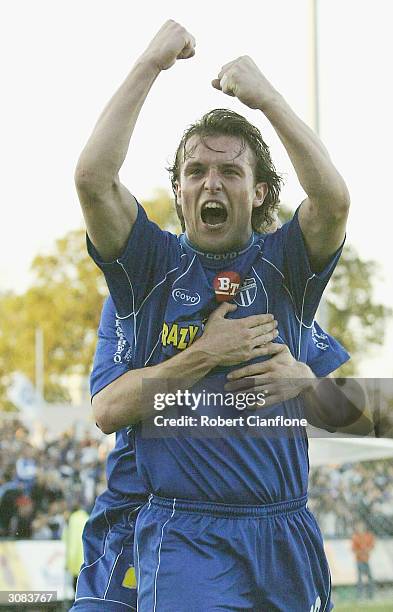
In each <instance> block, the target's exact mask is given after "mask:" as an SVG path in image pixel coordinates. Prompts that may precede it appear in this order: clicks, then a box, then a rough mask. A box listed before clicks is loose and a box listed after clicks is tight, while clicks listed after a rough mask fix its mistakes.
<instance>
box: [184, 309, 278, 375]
mask: <svg viewBox="0 0 393 612" xmlns="http://www.w3.org/2000/svg"><path fill="white" fill-rule="evenodd" d="M236 308H237V306H236V305H235V304H229V303H228V302H225V303H224V304H221V306H219V307H218V308H217V309H216V310H215V311H214V312H213V313H212V314H211V315H210V317H209V320H208V322H207V324H206V326H205V330H204V333H203V336H202V337H201V338H199V340H197V342H195V343H194V346H195V347H196V345H197V344H198V347H199V348H200V349H202V350H203V351H204V352H205V353H206V354H207V355H209V357H210V358H211V357H213V358H214V361H215V362H216V365H222V366H231V365H236V364H240V363H244V362H247V361H250V360H251V359H254V358H255V357H261V356H263V355H268V354H270V352H271V350H272V346H273V345H272V342H271V341H272V340H274V338H276V337H277V335H278V332H277V329H276V327H277V321H275V320H274V317H273V315H271V314H259V315H252V316H250V317H244V318H242V319H227V318H225V317H226V315H227V314H228V313H229V312H234V311H235V310H236Z"/></svg>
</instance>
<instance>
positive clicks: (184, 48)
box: [144, 19, 195, 70]
mask: <svg viewBox="0 0 393 612" xmlns="http://www.w3.org/2000/svg"><path fill="white" fill-rule="evenodd" d="M193 55H195V38H194V37H193V36H192V35H191V34H190V33H189V32H187V30H186V29H185V28H183V26H181V25H180V24H179V23H176V21H173V19H169V20H168V21H166V22H165V23H164V25H163V26H162V27H161V28H160V30H159V31H158V32H157V34H156V35H155V37H154V38H153V40H152V41H151V43H150V44H149V46H148V47H147V49H146V51H145V53H144V56H145V57H148V58H149V59H150V60H151V61H152V62H154V64H155V65H156V67H157V68H158V69H159V70H167V69H168V68H170V67H171V66H173V64H174V63H175V62H176V60H178V59H188V58H189V57H192V56H193Z"/></svg>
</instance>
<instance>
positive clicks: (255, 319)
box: [244, 313, 274, 328]
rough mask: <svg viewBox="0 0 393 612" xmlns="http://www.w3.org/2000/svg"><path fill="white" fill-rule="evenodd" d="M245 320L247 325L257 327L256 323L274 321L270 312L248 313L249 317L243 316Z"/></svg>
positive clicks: (262, 323)
mask: <svg viewBox="0 0 393 612" xmlns="http://www.w3.org/2000/svg"><path fill="white" fill-rule="evenodd" d="M244 320H245V322H246V323H247V327H250V328H251V327H257V326H258V325H264V324H266V323H269V322H270V321H274V316H273V315H272V314H270V313H265V314H259V315H250V316H249V317H244Z"/></svg>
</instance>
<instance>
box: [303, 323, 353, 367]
mask: <svg viewBox="0 0 393 612" xmlns="http://www.w3.org/2000/svg"><path fill="white" fill-rule="evenodd" d="M349 359H350V356H349V353H347V351H346V350H345V348H344V347H343V346H342V345H341V344H340V343H339V342H338V341H337V340H336V339H335V338H333V336H330V335H329V334H328V333H327V332H325V331H324V330H323V329H322V328H321V327H320V326H319V325H318V323H317V322H316V321H314V323H313V325H312V328H311V339H310V340H309V345H308V347H307V365H308V366H309V367H310V368H311V370H312V371H313V373H314V374H315V376H317V377H318V378H321V377H323V376H327V375H328V374H331V373H332V372H334V371H335V370H337V368H339V367H340V366H342V365H343V364H344V363H346V362H347V361H348V360H349Z"/></svg>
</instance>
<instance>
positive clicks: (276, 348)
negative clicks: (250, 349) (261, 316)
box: [256, 342, 288, 369]
mask: <svg viewBox="0 0 393 612" xmlns="http://www.w3.org/2000/svg"><path fill="white" fill-rule="evenodd" d="M256 349H257V350H258V349H260V350H261V351H262V352H261V353H260V354H261V355H266V356H271V357H272V359H270V360H269V361H266V362H264V363H266V364H268V363H270V369H271V368H272V367H274V364H275V362H274V361H273V360H274V356H276V355H278V354H279V353H284V352H285V351H287V350H288V347H287V346H286V345H285V344H280V343H279V342H268V343H267V344H265V345H262V346H260V347H256Z"/></svg>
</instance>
